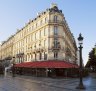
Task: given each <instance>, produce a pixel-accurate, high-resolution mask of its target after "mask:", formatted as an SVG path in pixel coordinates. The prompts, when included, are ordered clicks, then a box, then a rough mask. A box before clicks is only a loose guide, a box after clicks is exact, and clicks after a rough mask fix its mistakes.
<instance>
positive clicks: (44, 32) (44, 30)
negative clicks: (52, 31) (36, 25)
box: [44, 28, 46, 36]
mask: <svg viewBox="0 0 96 91" xmlns="http://www.w3.org/2000/svg"><path fill="white" fill-rule="evenodd" d="M45 32H46V31H45V28H44V36H45Z"/></svg>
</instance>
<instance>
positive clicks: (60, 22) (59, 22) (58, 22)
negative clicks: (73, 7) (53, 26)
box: [48, 20, 64, 24]
mask: <svg viewBox="0 0 96 91" xmlns="http://www.w3.org/2000/svg"><path fill="white" fill-rule="evenodd" d="M48 23H57V24H64V21H60V20H57V21H54V20H48Z"/></svg>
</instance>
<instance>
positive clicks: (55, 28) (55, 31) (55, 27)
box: [54, 26, 58, 35]
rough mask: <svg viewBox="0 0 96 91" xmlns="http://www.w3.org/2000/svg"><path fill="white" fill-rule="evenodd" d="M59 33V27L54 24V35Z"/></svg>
mask: <svg viewBox="0 0 96 91" xmlns="http://www.w3.org/2000/svg"><path fill="white" fill-rule="evenodd" d="M57 34H58V27H57V26H54V35H57Z"/></svg>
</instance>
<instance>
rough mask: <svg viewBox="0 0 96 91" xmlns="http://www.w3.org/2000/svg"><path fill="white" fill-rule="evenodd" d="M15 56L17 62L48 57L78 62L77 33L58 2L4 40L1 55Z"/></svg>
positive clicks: (40, 59)
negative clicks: (72, 29)
mask: <svg viewBox="0 0 96 91" xmlns="http://www.w3.org/2000/svg"><path fill="white" fill-rule="evenodd" d="M13 56H14V57H15V61H16V63H22V62H30V61H49V60H50V61H51V60H53V61H54V60H55V61H58V60H59V61H60V60H61V61H67V62H70V63H77V62H76V61H77V46H76V43H75V39H74V36H73V34H72V33H71V31H70V29H69V27H68V24H67V22H66V20H65V17H64V14H63V13H62V10H59V9H58V7H57V5H56V4H52V6H51V7H50V8H49V9H46V10H45V11H43V12H41V13H38V14H37V16H36V18H34V19H33V20H29V22H28V23H27V24H25V26H24V27H23V28H22V29H18V30H17V32H16V33H15V34H14V35H13V36H11V37H10V38H9V39H8V40H6V41H4V42H3V43H2V45H1V48H0V58H1V59H5V58H8V57H9V58H12V57H13Z"/></svg>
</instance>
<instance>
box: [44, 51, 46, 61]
mask: <svg viewBox="0 0 96 91" xmlns="http://www.w3.org/2000/svg"><path fill="white" fill-rule="evenodd" d="M44 60H47V54H46V53H45V52H44Z"/></svg>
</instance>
